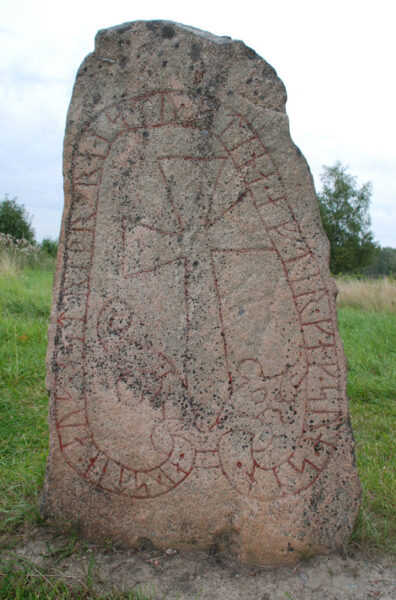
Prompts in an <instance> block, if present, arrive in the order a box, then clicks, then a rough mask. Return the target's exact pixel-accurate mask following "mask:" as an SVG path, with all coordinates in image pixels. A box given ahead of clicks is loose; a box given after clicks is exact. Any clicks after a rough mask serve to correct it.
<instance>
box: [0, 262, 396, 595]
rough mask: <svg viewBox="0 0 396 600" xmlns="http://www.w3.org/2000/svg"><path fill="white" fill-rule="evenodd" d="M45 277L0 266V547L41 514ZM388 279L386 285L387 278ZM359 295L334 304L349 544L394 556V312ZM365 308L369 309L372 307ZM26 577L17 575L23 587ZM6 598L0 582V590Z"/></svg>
mask: <svg viewBox="0 0 396 600" xmlns="http://www.w3.org/2000/svg"><path fill="white" fill-rule="evenodd" d="M52 277H53V272H52V269H51V268H47V269H44V270H40V269H37V268H29V267H26V268H23V269H20V268H11V269H10V268H7V269H4V270H3V272H0V339H1V344H0V511H1V513H0V535H1V540H2V543H3V547H4V546H9V545H10V544H12V541H13V538H14V536H15V533H16V532H17V531H18V530H20V529H21V527H23V524H24V523H32V522H33V523H39V522H40V517H39V513H38V502H37V500H38V492H39V490H40V488H41V486H42V483H43V476H44V470H45V460H46V454H47V447H48V429H47V395H46V391H45V385H44V379H45V352H46V330H47V325H48V315H49V309H50V298H51V285H52ZM358 283H359V285H362V286H363V288H361V289H363V290H364V289H365V288H364V285H370V284H366V283H365V282H358ZM390 283H391V288H392V285H394V282H393V284H392V282H390ZM392 289H393V290H394V289H395V287H393V288H392ZM393 293H394V292H393ZM359 294H360V295H361V297H363V294H362V292H359V293H358V294H357V295H356V294H355V296H354V302H353V303H351V301H350V300H348V301H345V302H344V300H343V299H342V293H341V306H340V308H339V326H340V331H341V336H342V339H343V341H344V345H345V351H346V355H347V358H348V365H349V387H348V393H349V398H350V410H351V418H352V424H353V429H354V434H355V440H356V450H357V462H358V468H359V473H360V477H361V481H362V486H363V503H362V508H361V511H360V514H359V517H358V520H357V523H356V527H355V531H354V533H353V536H352V540H351V543H353V544H357V545H358V546H359V547H361V548H363V549H365V550H368V551H370V550H379V551H382V552H386V553H388V554H394V553H395V552H396V549H395V548H396V525H395V514H396V510H395V509H396V489H395V456H394V448H395V431H396V403H395V399H396V352H395V340H396V314H395V310H394V309H393V308H392V304H391V305H389V302H388V300H386V301H384V302H383V303H382V304H381V303H378V301H377V300H376V301H375V303H374V305H373V301H371V303H367V301H365V302H362V304H363V306H364V307H365V308H362V305H359V302H358V301H357V299H358V296H359ZM372 295H373V293H372V290H371V296H372ZM373 306H375V308H376V310H372V308H373ZM18 577H23V574H22V575H21V574H19V575H18ZM4 581H6V580H4ZM21 585H22V584H21ZM26 585H27V584H26V582H25V584H24V585H22V588H23V587H26ZM22 588H21V589H22ZM4 589H5V588H4ZM4 589H3V592H4ZM60 591H61V590H60ZM62 593H63V592H62ZM67 593H68V592H67V590H66V591H64V594H65V595H64V596H61V595H60V596H53V597H57V598H58V597H59V598H61V597H64V598H68V597H69V596H67ZM6 597H8V596H7V595H2V592H1V589H0V598H6ZM9 597H11V596H9ZM18 597H20V598H25V597H26V598H28V597H29V598H30V597H43V598H44V597H47V596H45V595H44V594H43V595H42V596H40V595H37V596H24V595H20V596H18ZM48 597H52V596H48ZM81 597H83V596H81ZM125 597H128V596H125ZM130 598H132V596H130Z"/></svg>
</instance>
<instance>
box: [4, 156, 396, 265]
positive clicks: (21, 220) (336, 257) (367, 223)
mask: <svg viewBox="0 0 396 600" xmlns="http://www.w3.org/2000/svg"><path fill="white" fill-rule="evenodd" d="M321 182H322V188H321V190H320V192H319V194H318V203H319V210H320V215H321V218H322V224H323V229H324V230H325V232H326V235H327V237H328V238H329V241H330V270H331V272H332V273H333V275H338V274H347V275H352V274H354V275H361V276H366V277H384V276H388V277H389V276H394V277H396V248H389V247H387V248H381V247H380V245H379V244H378V243H377V242H376V241H375V240H374V235H373V233H372V231H371V220H370V214H369V207H370V202H371V196H372V184H371V183H370V182H367V183H364V184H363V185H362V186H361V187H358V185H357V180H356V177H354V176H353V175H350V173H348V169H347V167H345V166H344V165H342V163H341V162H339V161H338V162H336V163H335V164H334V165H333V166H332V167H327V166H324V167H323V171H322V174H321ZM0 234H3V236H4V235H6V236H7V238H4V239H3V240H2V243H3V245H4V244H7V243H8V242H7V240H8V241H10V240H15V241H20V240H23V241H24V242H28V243H29V244H30V245H31V247H32V248H39V249H40V250H41V251H42V252H43V253H44V254H46V255H47V256H49V257H54V256H56V253H57V250H58V242H57V241H56V240H52V239H50V238H45V239H44V240H42V242H41V243H40V244H38V243H37V242H36V240H35V234H34V230H33V228H32V219H31V216H30V215H29V214H28V212H27V211H26V210H25V207H24V206H23V205H22V204H18V202H17V199H16V198H9V197H8V195H7V194H6V195H5V196H4V198H3V199H2V200H0ZM0 242H1V240H0ZM0 246H1V243H0Z"/></svg>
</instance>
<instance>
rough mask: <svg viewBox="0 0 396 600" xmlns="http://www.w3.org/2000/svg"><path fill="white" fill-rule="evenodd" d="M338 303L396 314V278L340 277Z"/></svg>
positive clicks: (340, 305) (337, 280)
mask: <svg viewBox="0 0 396 600" xmlns="http://www.w3.org/2000/svg"><path fill="white" fill-rule="evenodd" d="M336 284H337V288H338V298H337V305H338V306H339V307H340V308H343V307H344V306H353V307H354V308H361V309H363V310H373V311H383V310H389V311H391V312H393V313H395V314H396V279H391V278H389V277H384V278H383V279H352V278H346V277H338V278H337V279H336Z"/></svg>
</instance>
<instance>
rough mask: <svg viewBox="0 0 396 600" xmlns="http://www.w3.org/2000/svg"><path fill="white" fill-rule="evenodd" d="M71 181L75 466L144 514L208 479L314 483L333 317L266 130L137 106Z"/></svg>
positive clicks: (67, 283)
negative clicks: (209, 474) (198, 478)
mask: <svg viewBox="0 0 396 600" xmlns="http://www.w3.org/2000/svg"><path fill="white" fill-rule="evenodd" d="M180 148H183V153H182V154H180ZM72 181H73V184H72V185H73V189H72V198H73V204H72V207H71V209H70V218H69V221H68V223H67V228H66V235H65V253H64V261H65V263H64V268H63V271H62V275H61V294H60V300H59V304H58V309H57V310H58V312H57V327H58V330H57V336H58V338H57V339H58V343H57V347H56V348H57V349H56V351H55V358H54V365H53V369H54V372H55V413H56V426H57V431H58V438H59V444H60V448H61V451H62V454H63V457H64V459H65V461H66V462H67V463H68V464H69V465H70V467H72V468H73V469H74V470H75V471H76V472H77V473H78V474H79V475H80V476H81V477H82V478H84V479H85V480H86V481H87V482H89V483H91V484H92V485H94V486H97V487H101V488H103V489H105V490H108V491H110V492H113V493H115V494H121V495H124V496H130V497H132V498H135V499H142V500H143V499H148V498H152V497H155V496H158V495H161V494H165V493H167V492H169V491H170V490H171V489H173V488H176V487H177V486H179V485H181V484H182V482H183V481H184V480H186V478H188V477H189V475H190V474H191V473H192V472H193V471H195V474H199V473H200V472H201V473H202V474H204V472H205V470H207V469H211V470H216V471H217V472H219V473H220V474H221V476H222V477H224V478H225V479H226V480H227V481H228V485H230V486H231V487H232V488H234V489H235V490H237V491H238V492H239V493H240V494H243V495H246V496H250V497H252V498H259V499H266V498H271V497H276V496H282V495H286V494H297V493H299V492H300V491H302V490H304V489H306V488H307V487H309V486H310V485H312V483H313V482H314V481H315V480H316V479H317V478H318V477H319V476H320V473H321V472H322V471H323V470H324V469H325V467H326V464H327V461H328V459H329V456H330V455H331V453H332V451H333V450H334V448H335V444H336V439H337V436H338V431H339V428H340V426H341V424H342V420H343V417H342V414H341V410H340V405H341V404H340V402H341V401H342V394H341V391H340V383H339V376H340V374H339V371H338V367H337V364H338V357H337V356H336V345H335V339H334V320H335V315H334V312H333V311H332V309H331V305H330V303H329V298H328V292H327V290H326V287H325V285H324V283H323V281H322V278H321V274H320V271H319V269H318V267H317V264H316V262H315V258H314V256H313V254H312V252H311V250H310V248H309V247H308V245H307V243H306V241H305V239H304V236H303V235H302V232H301V229H300V226H299V223H298V222H297V220H296V218H295V216H294V214H293V212H292V210H291V208H290V206H289V204H288V199H287V197H286V193H285V190H284V188H283V185H282V182H281V180H280V177H279V174H278V172H277V169H276V166H275V164H274V162H273V160H272V158H271V156H270V154H269V152H268V151H267V149H266V147H265V146H264V144H263V142H262V140H261V139H260V137H259V135H258V133H257V132H256V131H255V130H254V129H253V127H252V126H251V125H250V124H249V123H248V122H247V121H246V120H245V118H244V117H243V116H242V115H241V114H238V113H236V112H235V111H233V110H231V109H229V108H228V107H227V106H220V107H219V106H216V107H212V106H210V105H205V103H204V102H203V101H196V100H194V99H192V98H190V97H189V96H187V95H185V94H183V93H180V92H169V91H164V92H158V93H153V94H149V95H145V96H139V97H136V98H132V99H129V100H127V101H123V102H122V103H120V104H117V105H114V106H109V107H108V108H107V109H105V110H102V111H101V112H100V113H99V114H98V115H97V116H96V117H95V118H94V119H92V120H91V121H90V122H89V123H87V125H86V127H85V128H84V129H83V131H82V133H81V135H80V138H79V140H78V144H77V145H76V148H75V152H74V156H73V179H72ZM258 315H259V317H258ZM280 324H282V326H281V325H280ZM94 374H95V375H94ZM109 415H110V416H109Z"/></svg>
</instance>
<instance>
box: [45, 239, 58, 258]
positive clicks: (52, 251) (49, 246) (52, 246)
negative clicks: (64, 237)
mask: <svg viewBox="0 0 396 600" xmlns="http://www.w3.org/2000/svg"><path fill="white" fill-rule="evenodd" d="M41 248H42V249H43V250H44V252H45V253H46V254H48V256H52V257H55V256H56V253H57V252H58V242H57V241H56V240H52V239H51V238H49V237H46V238H44V239H43V241H42V242H41Z"/></svg>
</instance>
